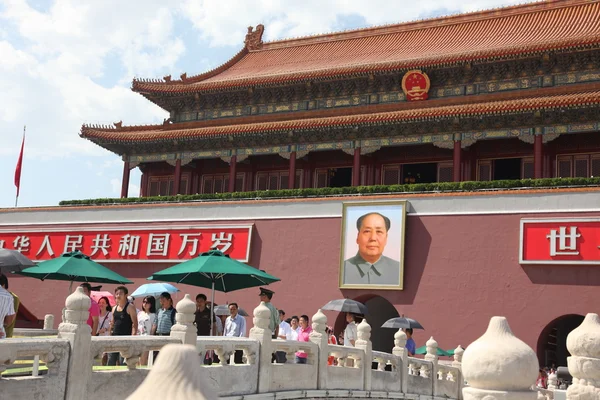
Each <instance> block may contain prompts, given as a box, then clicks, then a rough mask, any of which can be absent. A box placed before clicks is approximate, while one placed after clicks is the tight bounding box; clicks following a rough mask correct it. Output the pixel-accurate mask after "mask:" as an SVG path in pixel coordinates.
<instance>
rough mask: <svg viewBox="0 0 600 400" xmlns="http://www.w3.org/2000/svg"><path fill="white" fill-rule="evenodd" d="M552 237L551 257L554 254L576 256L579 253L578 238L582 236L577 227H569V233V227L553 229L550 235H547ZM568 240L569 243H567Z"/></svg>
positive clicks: (549, 237)
mask: <svg viewBox="0 0 600 400" xmlns="http://www.w3.org/2000/svg"><path fill="white" fill-rule="evenodd" d="M546 237H547V238H548V239H550V257H554V256H576V255H579V252H578V251H577V238H578V237H581V235H580V234H579V233H577V227H576V226H571V227H569V233H567V227H566V226H561V227H559V228H558V231H557V230H556V229H552V230H551V231H550V234H549V235H546ZM567 240H568V241H569V244H568V245H567ZM557 241H558V251H557V249H556V242H557Z"/></svg>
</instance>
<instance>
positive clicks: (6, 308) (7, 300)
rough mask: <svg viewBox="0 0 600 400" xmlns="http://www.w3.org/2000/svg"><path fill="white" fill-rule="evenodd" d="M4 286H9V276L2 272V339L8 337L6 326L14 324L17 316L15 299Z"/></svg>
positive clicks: (0, 275) (0, 277)
mask: <svg viewBox="0 0 600 400" xmlns="http://www.w3.org/2000/svg"><path fill="white" fill-rule="evenodd" d="M4 287H8V278H7V277H6V275H4V274H0V339H5V338H6V331H5V330H4V327H5V326H8V325H10V324H12V322H13V321H14V319H15V318H16V314H15V302H14V301H15V300H14V298H13V296H12V294H10V292H9V291H8V290H6V289H4Z"/></svg>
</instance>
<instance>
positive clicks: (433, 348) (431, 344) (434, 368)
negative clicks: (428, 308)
mask: <svg viewBox="0 0 600 400" xmlns="http://www.w3.org/2000/svg"><path fill="white" fill-rule="evenodd" d="M425 346H427V354H425V361H431V379H432V380H433V396H434V397H435V396H438V392H439V388H438V386H439V381H438V380H439V378H440V377H439V371H438V360H439V356H438V354H437V351H438V342H437V341H436V340H435V339H434V338H433V336H431V337H430V338H429V340H428V341H427V342H426V343H425Z"/></svg>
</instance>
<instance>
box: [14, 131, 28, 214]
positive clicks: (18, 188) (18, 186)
mask: <svg viewBox="0 0 600 400" xmlns="http://www.w3.org/2000/svg"><path fill="white" fill-rule="evenodd" d="M26 129H27V125H23V139H22V140H21V153H19V161H18V162H17V168H18V171H19V181H18V185H17V195H16V196H15V208H17V206H18V204H19V191H20V190H21V164H22V163H23V147H24V146H25V130H26ZM15 172H16V171H15ZM15 178H16V177H15ZM16 184H17V182H16V179H15V185H16Z"/></svg>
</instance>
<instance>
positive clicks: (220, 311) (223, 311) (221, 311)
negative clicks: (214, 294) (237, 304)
mask: <svg viewBox="0 0 600 400" xmlns="http://www.w3.org/2000/svg"><path fill="white" fill-rule="evenodd" d="M238 314H240V315H241V316H242V317H247V316H248V313H247V312H246V311H244V309H243V308H238ZM215 315H227V316H229V306H228V305H227V304H221V305H220V306H216V307H215Z"/></svg>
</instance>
